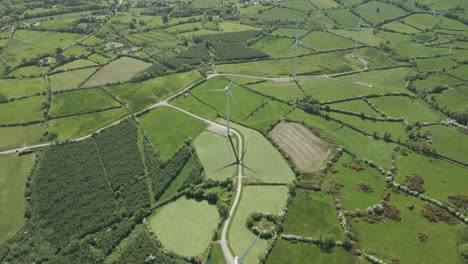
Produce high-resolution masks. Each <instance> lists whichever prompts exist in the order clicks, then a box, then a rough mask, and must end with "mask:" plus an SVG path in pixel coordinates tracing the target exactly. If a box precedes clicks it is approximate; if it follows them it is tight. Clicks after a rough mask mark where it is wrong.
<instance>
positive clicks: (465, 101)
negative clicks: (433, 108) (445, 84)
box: [433, 86, 468, 111]
mask: <svg viewBox="0 0 468 264" xmlns="http://www.w3.org/2000/svg"><path fill="white" fill-rule="evenodd" d="M433 96H434V98H435V100H436V102H437V103H438V104H439V105H440V106H443V107H446V108H447V109H450V110H454V111H462V110H464V109H467V108H468V86H458V87H456V88H450V89H447V90H445V91H443V92H442V93H440V94H434V95H433Z"/></svg>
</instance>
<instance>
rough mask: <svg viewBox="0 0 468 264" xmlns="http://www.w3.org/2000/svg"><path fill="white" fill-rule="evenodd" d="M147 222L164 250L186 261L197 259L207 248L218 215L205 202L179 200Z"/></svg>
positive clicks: (213, 208)
mask: <svg viewBox="0 0 468 264" xmlns="http://www.w3.org/2000/svg"><path fill="white" fill-rule="evenodd" d="M149 221H150V225H151V228H152V229H153V230H154V232H155V233H156V235H157V236H158V238H159V239H160V240H161V243H162V244H163V245H164V247H165V248H167V249H169V250H171V251H173V252H175V253H176V254H180V255H182V256H188V257H189V256H198V255H200V254H202V253H203V252H204V251H205V250H206V249H207V248H208V245H209V244H210V242H211V239H212V237H213V234H214V231H215V230H216V226H217V224H218V221H219V214H218V211H217V210H216V207H215V206H212V205H209V204H208V202H206V201H203V202H196V201H194V200H188V199H186V198H180V199H178V200H177V201H175V202H173V203H170V204H168V205H166V206H164V207H163V208H162V209H161V210H160V211H158V212H157V213H156V214H154V215H153V216H151V218H150V220H149Z"/></svg>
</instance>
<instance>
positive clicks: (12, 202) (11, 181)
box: [0, 155, 34, 245]
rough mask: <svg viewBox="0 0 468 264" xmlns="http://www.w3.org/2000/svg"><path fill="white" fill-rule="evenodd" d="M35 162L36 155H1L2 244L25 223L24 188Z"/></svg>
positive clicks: (0, 225) (0, 222)
mask: <svg viewBox="0 0 468 264" xmlns="http://www.w3.org/2000/svg"><path fill="white" fill-rule="evenodd" d="M33 164H34V155H26V156H15V155H9V156H0V186H1V187H0V207H1V208H2V210H1V211H0V245H1V244H3V242H5V241H6V240H8V239H10V238H12V237H14V235H15V234H16V233H17V232H18V230H19V229H20V228H21V226H22V225H23V217H24V212H25V209H26V199H25V198H24V189H25V184H26V180H27V178H28V176H29V173H30V170H31V168H32V166H33Z"/></svg>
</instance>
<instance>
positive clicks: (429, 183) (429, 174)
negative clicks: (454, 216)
mask: <svg viewBox="0 0 468 264" xmlns="http://www.w3.org/2000/svg"><path fill="white" fill-rule="evenodd" d="M395 163H396V167H397V173H396V178H395V181H396V182H398V183H404V181H405V179H406V178H405V177H406V176H407V175H409V174H410V173H414V172H416V173H418V174H419V175H421V177H423V179H424V185H423V186H424V189H425V190H426V192H425V193H424V195H427V196H429V197H431V198H434V199H437V200H438V201H441V202H444V203H447V204H450V203H449V199H448V197H449V196H451V195H457V194H464V195H467V194H468V193H467V191H466V183H467V179H466V177H465V175H466V170H465V169H464V168H462V167H460V166H457V165H454V164H451V163H449V162H447V161H443V160H437V159H433V158H430V157H426V156H423V155H420V154H417V153H414V152H409V154H408V156H403V155H401V154H399V153H398V154H397V155H396V159H395Z"/></svg>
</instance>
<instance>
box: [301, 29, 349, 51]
mask: <svg viewBox="0 0 468 264" xmlns="http://www.w3.org/2000/svg"><path fill="white" fill-rule="evenodd" d="M301 41H302V42H304V43H305V44H307V45H309V46H311V47H312V48H314V49H316V50H319V51H324V50H334V49H343V48H351V47H354V42H353V41H352V40H349V39H345V38H342V37H338V36H336V35H333V34H330V33H327V32H311V33H310V34H308V35H307V36H305V37H304V38H302V40H301Z"/></svg>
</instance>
